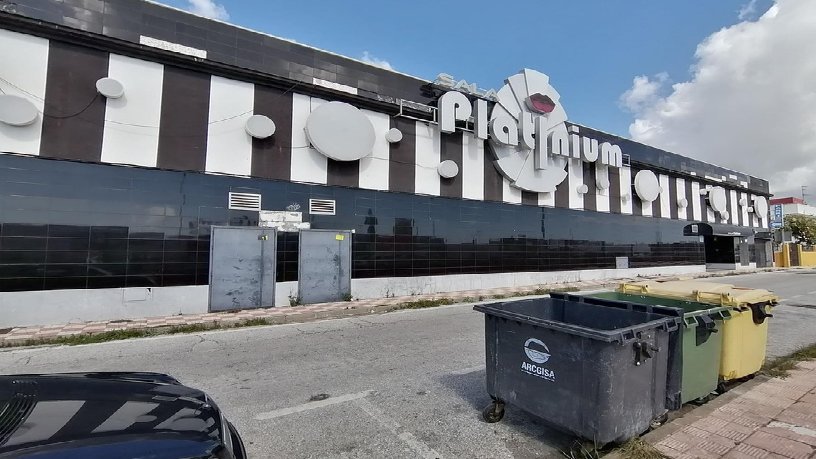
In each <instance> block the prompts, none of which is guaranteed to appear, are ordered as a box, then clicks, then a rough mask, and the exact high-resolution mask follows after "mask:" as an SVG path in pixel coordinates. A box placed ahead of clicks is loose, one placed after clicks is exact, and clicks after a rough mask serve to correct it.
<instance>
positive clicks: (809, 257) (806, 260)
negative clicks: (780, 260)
mask: <svg viewBox="0 0 816 459" xmlns="http://www.w3.org/2000/svg"><path fill="white" fill-rule="evenodd" d="M799 260H800V261H801V264H802V266H816V252H800V253H799Z"/></svg>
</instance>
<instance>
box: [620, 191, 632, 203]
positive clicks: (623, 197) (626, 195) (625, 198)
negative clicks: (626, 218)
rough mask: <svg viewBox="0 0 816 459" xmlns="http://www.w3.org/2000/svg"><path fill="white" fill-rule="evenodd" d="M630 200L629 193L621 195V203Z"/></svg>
mask: <svg viewBox="0 0 816 459" xmlns="http://www.w3.org/2000/svg"><path fill="white" fill-rule="evenodd" d="M630 198H631V196H629V193H624V194H622V195H621V201H623V202H629V199H630Z"/></svg>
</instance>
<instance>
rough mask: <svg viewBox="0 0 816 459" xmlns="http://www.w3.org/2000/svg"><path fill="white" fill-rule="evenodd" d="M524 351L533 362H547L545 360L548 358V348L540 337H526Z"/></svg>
mask: <svg viewBox="0 0 816 459" xmlns="http://www.w3.org/2000/svg"><path fill="white" fill-rule="evenodd" d="M524 353H525V354H527V358H528V359H530V360H532V361H533V362H535V363H547V360H550V350H549V349H548V348H547V345H546V344H544V342H543V341H541V340H540V339H535V338H530V339H528V340H527V342H525V343H524Z"/></svg>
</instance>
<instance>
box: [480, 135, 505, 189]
mask: <svg viewBox="0 0 816 459" xmlns="http://www.w3.org/2000/svg"><path fill="white" fill-rule="evenodd" d="M493 158H494V156H493V150H492V149H491V147H490V143H489V142H485V154H484V199H485V201H502V199H503V196H502V195H503V193H504V189H503V184H504V177H502V175H501V174H500V173H499V170H498V169H496V165H495V164H493Z"/></svg>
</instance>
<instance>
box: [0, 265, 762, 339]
mask: <svg viewBox="0 0 816 459" xmlns="http://www.w3.org/2000/svg"><path fill="white" fill-rule="evenodd" d="M776 269H778V268H765V269H759V270H756V271H739V272H737V271H719V272H715V273H700V274H697V275H687V276H682V277H696V278H700V277H722V276H728V275H731V274H747V273H749V272H760V271H770V270H776ZM654 278H660V276H654V277H638V278H636V279H633V278H629V279H604V280H595V281H582V282H570V283H558V284H547V285H528V286H523V287H507V288H495V289H486V290H468V291H460V292H447V293H435V294H424V295H413V296H402V297H392V298H375V299H370V300H356V301H342V302H338V303H322V304H315V305H309V306H296V307H277V308H260V309H245V310H240V311H230V312H216V313H203V314H187V315H174V316H165V317H153V318H140V319H120V320H109V321H99V322H81V323H69V324H62V325H44V326H32V327H16V328H11V329H0V346H14V345H20V344H25V343H26V342H27V341H35V342H40V341H47V340H50V339H54V338H59V337H65V336H73V335H81V334H99V333H105V332H110V331H118V330H149V329H161V328H170V327H179V326H184V325H206V326H211V327H213V328H215V327H219V326H233V325H236V324H240V323H243V322H246V321H249V320H253V319H264V320H266V321H267V322H268V323H269V324H283V323H295V322H308V321H312V320H322V319H331V318H339V317H349V316H358V315H366V314H376V313H383V312H388V311H392V310H394V309H395V308H397V307H398V306H399V305H401V304H403V303H410V302H414V301H419V300H433V299H440V298H445V299H450V300H452V301H459V302H467V301H473V302H475V301H482V300H485V299H491V298H494V297H496V296H521V295H524V294H529V293H534V292H535V291H536V290H539V289H542V288H552V289H558V288H577V289H581V290H588V289H599V288H603V287H614V286H616V285H617V284H618V283H620V282H624V281H627V280H629V281H631V280H645V279H654ZM671 278H677V276H672V277H671ZM723 282H727V280H724V281H723Z"/></svg>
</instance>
